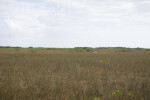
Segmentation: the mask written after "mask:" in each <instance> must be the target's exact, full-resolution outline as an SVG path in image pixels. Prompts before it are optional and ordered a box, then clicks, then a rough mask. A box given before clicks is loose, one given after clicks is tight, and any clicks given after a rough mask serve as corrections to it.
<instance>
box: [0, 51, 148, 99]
mask: <svg viewBox="0 0 150 100" xmlns="http://www.w3.org/2000/svg"><path fill="white" fill-rule="evenodd" d="M96 99H97V100H99V99H100V100H150V51H139V52H138V51H134V52H113V51H107V52H104V51H103V52H95V53H93V52H69V51H63V50H62V51H57V50H47V51H44V52H36V53H34V52H28V51H26V50H21V51H0V100H96Z"/></svg>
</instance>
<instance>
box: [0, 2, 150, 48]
mask: <svg viewBox="0 0 150 100" xmlns="http://www.w3.org/2000/svg"><path fill="white" fill-rule="evenodd" d="M0 46H21V47H29V46H33V47H59V48H64V47H65V48H68V47H131V48H132V47H133V48H134V47H142V48H150V0H0Z"/></svg>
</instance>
